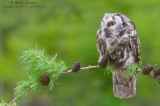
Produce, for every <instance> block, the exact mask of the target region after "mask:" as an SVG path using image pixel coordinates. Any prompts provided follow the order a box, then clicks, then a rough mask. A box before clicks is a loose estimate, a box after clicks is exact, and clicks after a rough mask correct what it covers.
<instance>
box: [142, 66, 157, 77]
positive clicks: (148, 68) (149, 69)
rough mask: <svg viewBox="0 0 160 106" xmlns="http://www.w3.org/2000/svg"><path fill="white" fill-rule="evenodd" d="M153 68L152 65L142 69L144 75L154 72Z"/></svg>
mask: <svg viewBox="0 0 160 106" xmlns="http://www.w3.org/2000/svg"><path fill="white" fill-rule="evenodd" d="M153 68H154V65H152V64H150V65H147V66H146V67H144V68H143V69H142V73H143V74H145V75H147V74H149V73H150V72H151V71H152V70H153Z"/></svg>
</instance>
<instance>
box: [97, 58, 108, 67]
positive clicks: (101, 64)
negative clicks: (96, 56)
mask: <svg viewBox="0 0 160 106" xmlns="http://www.w3.org/2000/svg"><path fill="white" fill-rule="evenodd" d="M107 63H108V58H107V56H103V57H102V58H101V59H100V60H99V61H98V64H99V67H100V68H105V67H106V64H107Z"/></svg>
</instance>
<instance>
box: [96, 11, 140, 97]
mask: <svg viewBox="0 0 160 106" xmlns="http://www.w3.org/2000/svg"><path fill="white" fill-rule="evenodd" d="M139 46H140V41H139V38H138V36H137V32H136V27H135V25H134V23H133V22H132V21H131V20H130V19H129V18H128V17H126V16H125V15H123V14H120V13H114V14H109V13H106V14H105V15H104V17H103V20H102V22H101V26H100V29H99V30H98V31H97V50H98V52H99V53H100V58H99V63H101V60H102V58H103V57H104V56H106V57H107V58H108V61H107V62H106V63H108V64H111V65H112V66H113V67H114V68H112V69H111V71H112V76H113V91H114V94H115V96H116V97H119V98H129V97H133V96H134V95H135V94H136V74H134V75H133V76H131V77H129V78H127V79H126V78H124V74H125V73H124V72H125V70H126V69H127V68H128V66H131V65H134V64H136V65H138V64H139V61H140V47H139Z"/></svg>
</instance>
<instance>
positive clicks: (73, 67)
mask: <svg viewBox="0 0 160 106" xmlns="http://www.w3.org/2000/svg"><path fill="white" fill-rule="evenodd" d="M80 68H81V62H80V61H79V62H77V63H75V64H74V65H73V66H72V72H78V71H79V70H80Z"/></svg>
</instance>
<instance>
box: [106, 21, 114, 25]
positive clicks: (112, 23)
mask: <svg viewBox="0 0 160 106" xmlns="http://www.w3.org/2000/svg"><path fill="white" fill-rule="evenodd" d="M115 24H116V22H114V21H111V22H109V23H108V26H114V25H115Z"/></svg>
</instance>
